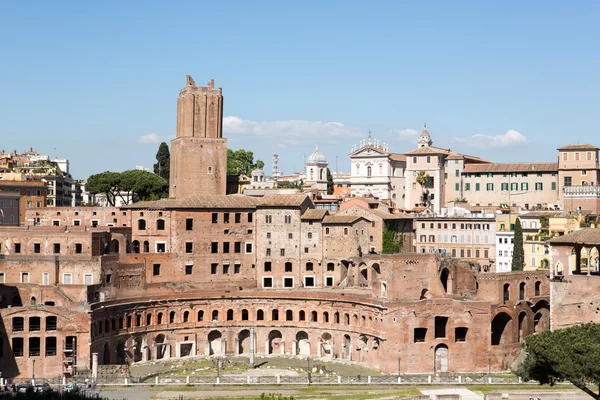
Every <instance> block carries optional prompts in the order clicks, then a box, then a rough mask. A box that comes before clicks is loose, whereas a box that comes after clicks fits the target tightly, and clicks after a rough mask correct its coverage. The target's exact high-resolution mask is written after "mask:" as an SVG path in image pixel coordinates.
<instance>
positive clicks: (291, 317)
mask: <svg viewBox="0 0 600 400" xmlns="http://www.w3.org/2000/svg"><path fill="white" fill-rule="evenodd" d="M285 320H286V321H293V320H294V312H293V311H292V310H287V311H286V312H285Z"/></svg>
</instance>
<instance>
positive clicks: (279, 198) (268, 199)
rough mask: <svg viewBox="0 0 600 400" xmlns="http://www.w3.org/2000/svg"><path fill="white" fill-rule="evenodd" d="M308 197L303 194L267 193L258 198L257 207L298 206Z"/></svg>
mask: <svg viewBox="0 0 600 400" xmlns="http://www.w3.org/2000/svg"><path fill="white" fill-rule="evenodd" d="M306 199H308V195H307V194H306V193H303V194H268V195H266V196H263V197H261V198H260V199H259V203H258V206H259V207H300V206H301V205H302V203H304V202H305V201H306Z"/></svg>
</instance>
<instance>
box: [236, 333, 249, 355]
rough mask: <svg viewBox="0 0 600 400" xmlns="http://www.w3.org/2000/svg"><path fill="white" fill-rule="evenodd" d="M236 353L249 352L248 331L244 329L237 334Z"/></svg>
mask: <svg viewBox="0 0 600 400" xmlns="http://www.w3.org/2000/svg"><path fill="white" fill-rule="evenodd" d="M238 354H250V331H249V330H248V329H244V330H243V331H241V332H240V333H239V334H238Z"/></svg>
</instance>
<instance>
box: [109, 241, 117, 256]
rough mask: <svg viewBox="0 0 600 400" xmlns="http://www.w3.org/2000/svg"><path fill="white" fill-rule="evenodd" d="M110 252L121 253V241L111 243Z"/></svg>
mask: <svg viewBox="0 0 600 400" xmlns="http://www.w3.org/2000/svg"><path fill="white" fill-rule="evenodd" d="M110 252H111V253H117V254H118V253H119V241H118V240H117V239H113V240H111V241H110Z"/></svg>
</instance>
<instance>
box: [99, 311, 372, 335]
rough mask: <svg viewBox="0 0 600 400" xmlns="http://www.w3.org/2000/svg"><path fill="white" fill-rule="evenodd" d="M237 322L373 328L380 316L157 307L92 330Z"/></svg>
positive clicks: (104, 323)
mask: <svg viewBox="0 0 600 400" xmlns="http://www.w3.org/2000/svg"><path fill="white" fill-rule="evenodd" d="M223 321H227V322H239V321H289V322H315V323H326V324H341V325H346V326H355V327H363V328H376V327H377V326H378V325H379V322H380V320H378V318H375V319H374V318H373V316H372V315H361V314H358V313H349V312H339V311H335V312H333V313H330V312H329V311H323V312H318V311H316V310H311V311H306V310H299V311H294V310H291V309H287V310H282V311H280V310H279V309H271V310H267V311H265V310H263V309H260V308H259V309H257V310H256V311H255V312H253V311H252V310H248V309H242V310H239V311H237V310H234V309H228V310H227V311H226V312H225V318H223V317H222V314H220V312H219V310H209V311H208V312H205V310H197V311H194V310H184V311H183V312H181V311H179V312H177V311H174V310H172V311H168V312H167V311H165V312H163V311H159V312H156V313H153V312H148V313H141V312H140V313H132V314H126V315H125V316H121V317H119V318H118V319H117V318H106V319H104V320H100V321H98V322H96V323H95V324H94V325H93V328H94V334H95V335H101V334H104V333H109V332H115V331H118V330H121V329H129V328H136V327H144V326H155V325H163V324H178V323H192V322H194V323H202V322H223Z"/></svg>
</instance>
